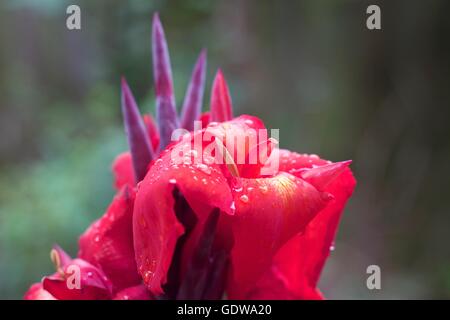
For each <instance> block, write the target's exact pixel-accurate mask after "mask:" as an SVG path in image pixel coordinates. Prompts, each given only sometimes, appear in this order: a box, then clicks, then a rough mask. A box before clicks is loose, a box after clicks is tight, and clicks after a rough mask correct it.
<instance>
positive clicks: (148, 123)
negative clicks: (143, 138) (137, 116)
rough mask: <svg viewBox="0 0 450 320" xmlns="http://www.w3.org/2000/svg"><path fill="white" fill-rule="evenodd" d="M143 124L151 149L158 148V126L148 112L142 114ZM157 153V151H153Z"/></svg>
mask: <svg viewBox="0 0 450 320" xmlns="http://www.w3.org/2000/svg"><path fill="white" fill-rule="evenodd" d="M143 119H144V124H145V127H146V128H147V133H148V137H149V138H150V142H151V144H152V147H153V150H158V148H159V132H158V126H157V125H156V123H155V119H153V117H152V116H151V115H150V114H144V117H143ZM155 154H157V152H155Z"/></svg>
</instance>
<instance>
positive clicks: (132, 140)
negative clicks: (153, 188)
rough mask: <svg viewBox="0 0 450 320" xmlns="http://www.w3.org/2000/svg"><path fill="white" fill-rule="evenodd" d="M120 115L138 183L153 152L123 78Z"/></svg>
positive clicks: (145, 171) (134, 102) (131, 95)
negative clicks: (121, 114)
mask: <svg viewBox="0 0 450 320" xmlns="http://www.w3.org/2000/svg"><path fill="white" fill-rule="evenodd" d="M122 113H123V118H124V125H125V131H126V134H127V138H128V145H129V147H130V152H131V157H132V159H133V169H134V175H135V181H136V182H139V181H141V180H142V179H143V178H144V176H145V174H146V173H147V169H148V166H149V164H150V161H151V160H152V159H153V150H152V146H151V144H150V140H149V138H148V134H147V131H146V129H145V126H144V122H143V120H142V117H141V115H140V113H139V109H138V107H137V104H136V101H135V100H134V97H133V94H132V93H131V90H130V88H129V87H128V84H127V82H126V81H125V78H122Z"/></svg>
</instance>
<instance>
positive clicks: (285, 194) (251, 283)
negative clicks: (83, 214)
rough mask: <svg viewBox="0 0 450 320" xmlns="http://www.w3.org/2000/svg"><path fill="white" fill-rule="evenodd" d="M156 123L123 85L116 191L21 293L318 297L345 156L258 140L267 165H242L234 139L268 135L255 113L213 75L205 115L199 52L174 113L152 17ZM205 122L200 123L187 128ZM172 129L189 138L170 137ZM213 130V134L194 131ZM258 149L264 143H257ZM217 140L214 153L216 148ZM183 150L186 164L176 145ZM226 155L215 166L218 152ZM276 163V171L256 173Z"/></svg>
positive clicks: (345, 192) (347, 180) (347, 192)
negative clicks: (74, 246)
mask: <svg viewBox="0 0 450 320" xmlns="http://www.w3.org/2000/svg"><path fill="white" fill-rule="evenodd" d="M152 36H153V70H154V78H155V91H156V99H157V100H156V102H157V124H155V122H154V121H153V119H152V118H151V116H149V115H145V116H144V117H141V115H140V113H139V111H138V107H137V105H136V102H135V100H134V98H133V96H132V93H131V91H130V89H129V87H128V85H127V84H126V82H125V80H124V79H123V80H122V111H123V115H124V123H125V128H126V132H127V136H128V142H129V146H130V152H127V153H124V154H121V155H119V156H118V157H117V159H116V160H115V162H114V164H113V171H114V175H115V187H116V189H117V195H116V196H115V198H114V200H113V202H112V204H111V205H110V206H109V208H108V210H107V211H106V213H105V214H104V215H103V216H102V217H101V218H100V219H99V220H97V221H96V222H94V223H93V224H92V225H91V226H90V227H89V228H88V229H87V230H86V231H85V233H84V234H83V235H82V236H81V237H80V240H79V252H78V256H77V258H76V259H72V258H70V257H69V256H68V255H67V254H66V253H65V252H64V251H63V250H62V249H61V248H59V247H57V246H55V247H54V249H53V250H52V251H51V258H52V260H53V262H54V264H55V267H56V273H55V274H53V275H51V276H47V277H44V279H43V280H42V281H41V282H40V283H37V284H34V285H32V286H31V288H30V289H29V290H28V292H27V293H26V295H25V298H26V299H221V298H223V297H224V295H225V294H226V295H227V297H228V298H231V299H320V298H322V295H321V293H320V292H319V291H318V289H317V282H318V279H319V276H320V273H321V270H322V268H323V266H324V263H325V261H326V259H327V257H328V255H329V253H330V247H331V246H332V243H333V239H334V236H335V233H336V230H337V226H338V223H339V219H340V216H341V213H342V211H343V209H344V206H345V203H346V202H347V200H348V198H349V197H350V196H351V194H352V192H353V189H354V187H355V179H354V178H353V175H352V173H351V171H350V169H349V168H348V166H349V164H350V161H345V162H337V163H332V162H330V161H326V160H322V159H320V158H319V157H318V156H315V155H306V154H298V153H295V152H291V151H287V150H280V149H277V148H276V142H274V141H273V140H270V139H267V140H266V139H263V140H258V139H257V140H256V148H257V149H258V151H259V152H265V154H266V156H267V157H266V158H265V160H264V161H262V160H259V161H257V162H256V163H255V162H253V163H249V162H248V161H244V163H242V162H240V161H238V159H237V156H236V152H235V151H237V150H235V149H236V148H237V146H236V145H235V144H234V143H232V141H230V139H229V137H241V138H243V141H244V145H243V149H244V156H243V158H244V160H248V158H249V155H250V151H251V150H252V146H251V145H250V141H251V140H252V138H253V137H251V136H250V135H249V132H255V131H257V130H265V127H264V124H263V123H262V121H261V120H260V119H258V118H256V117H252V116H247V115H243V116H239V117H236V118H233V115H232V104H231V98H230V95H229V92H228V87H227V84H226V82H225V79H224V77H223V74H222V73H221V72H220V71H219V72H218V73H217V75H216V78H215V80H214V83H213V88H212V93H211V110H210V112H209V113H205V114H203V115H200V110H201V105H202V97H203V91H204V82H205V70H206V53H205V51H203V52H202V53H201V55H200V57H199V59H198V61H197V64H196V66H195V67H194V71H193V74H192V78H191V82H190V84H189V87H188V89H187V93H186V98H185V100H184V103H183V108H182V115H181V119H179V118H178V116H177V113H176V107H175V98H174V94H173V85H172V75H171V68H170V61H169V54H168V49H167V44H166V41H165V36H164V31H163V29H162V26H161V23H160V21H159V18H158V16H157V15H155V16H154V20H153V34H152ZM195 120H200V121H201V123H202V125H203V126H202V128H201V129H196V130H194V121H195ZM177 128H184V129H186V130H187V131H186V133H185V134H184V135H182V136H181V137H178V138H177V139H176V140H175V141H171V140H173V139H172V137H171V136H172V133H173V131H174V130H175V129H177ZM209 129H213V132H214V133H215V134H214V137H213V138H214V139H209V140H207V139H206V141H205V139H203V140H201V143H200V147H201V149H200V150H211V149H214V151H213V152H212V153H211V154H209V155H207V154H206V153H205V152H203V151H200V152H198V150H197V149H196V147H198V145H197V146H196V138H198V137H199V136H203V135H205V134H206V133H207V132H208V130H209ZM263 146H264V147H263ZM211 147H213V148H211ZM180 150H189V152H187V153H186V154H184V156H183V160H182V161H181V162H180V161H175V159H174V156H173V154H174V152H175V153H177V154H178V153H179V151H180ZM218 158H219V159H221V160H224V161H215V160H216V159H218ZM274 159H276V162H277V166H276V170H275V171H274V172H272V173H271V174H267V173H264V172H263V170H262V168H263V167H264V166H267V165H270V164H271V162H272V161H275V160H274Z"/></svg>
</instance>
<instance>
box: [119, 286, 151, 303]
mask: <svg viewBox="0 0 450 320" xmlns="http://www.w3.org/2000/svg"><path fill="white" fill-rule="evenodd" d="M113 300H154V298H153V296H152V295H151V294H150V292H149V291H148V290H147V288H146V287H145V286H144V285H143V284H139V285H137V286H134V287H129V288H126V289H123V290H121V291H120V292H118V293H117V294H116V295H115V296H114V299H113Z"/></svg>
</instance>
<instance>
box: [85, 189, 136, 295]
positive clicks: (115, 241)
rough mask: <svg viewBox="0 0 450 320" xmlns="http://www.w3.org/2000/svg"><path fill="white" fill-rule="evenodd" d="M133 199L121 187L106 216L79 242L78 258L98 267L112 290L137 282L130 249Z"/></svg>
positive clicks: (90, 228) (130, 191)
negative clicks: (110, 284) (109, 281)
mask: <svg viewBox="0 0 450 320" xmlns="http://www.w3.org/2000/svg"><path fill="white" fill-rule="evenodd" d="M134 198H135V194H134V191H133V189H132V188H130V187H128V186H125V187H123V188H122V189H121V190H120V192H119V193H118V194H117V195H116V196H115V197H114V200H113V202H112V203H111V205H110V206H109V208H108V210H107V211H106V213H105V214H104V215H103V216H102V217H101V218H100V219H99V220H97V221H96V222H94V223H93V224H92V225H91V226H90V227H89V228H88V229H87V230H86V231H85V232H84V233H83V235H81V237H80V240H79V247H80V250H79V252H78V256H79V257H80V258H82V259H84V260H86V261H88V262H90V263H92V264H93V265H94V266H97V267H99V268H101V269H102V270H103V271H104V272H105V274H106V276H107V277H108V278H109V279H110V280H111V281H112V283H113V285H114V289H115V291H117V290H121V289H123V288H126V287H130V286H133V285H136V284H139V283H140V282H141V278H140V276H139V274H138V272H137V267H136V261H135V258H134V247H133V227H132V218H133V206H134Z"/></svg>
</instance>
